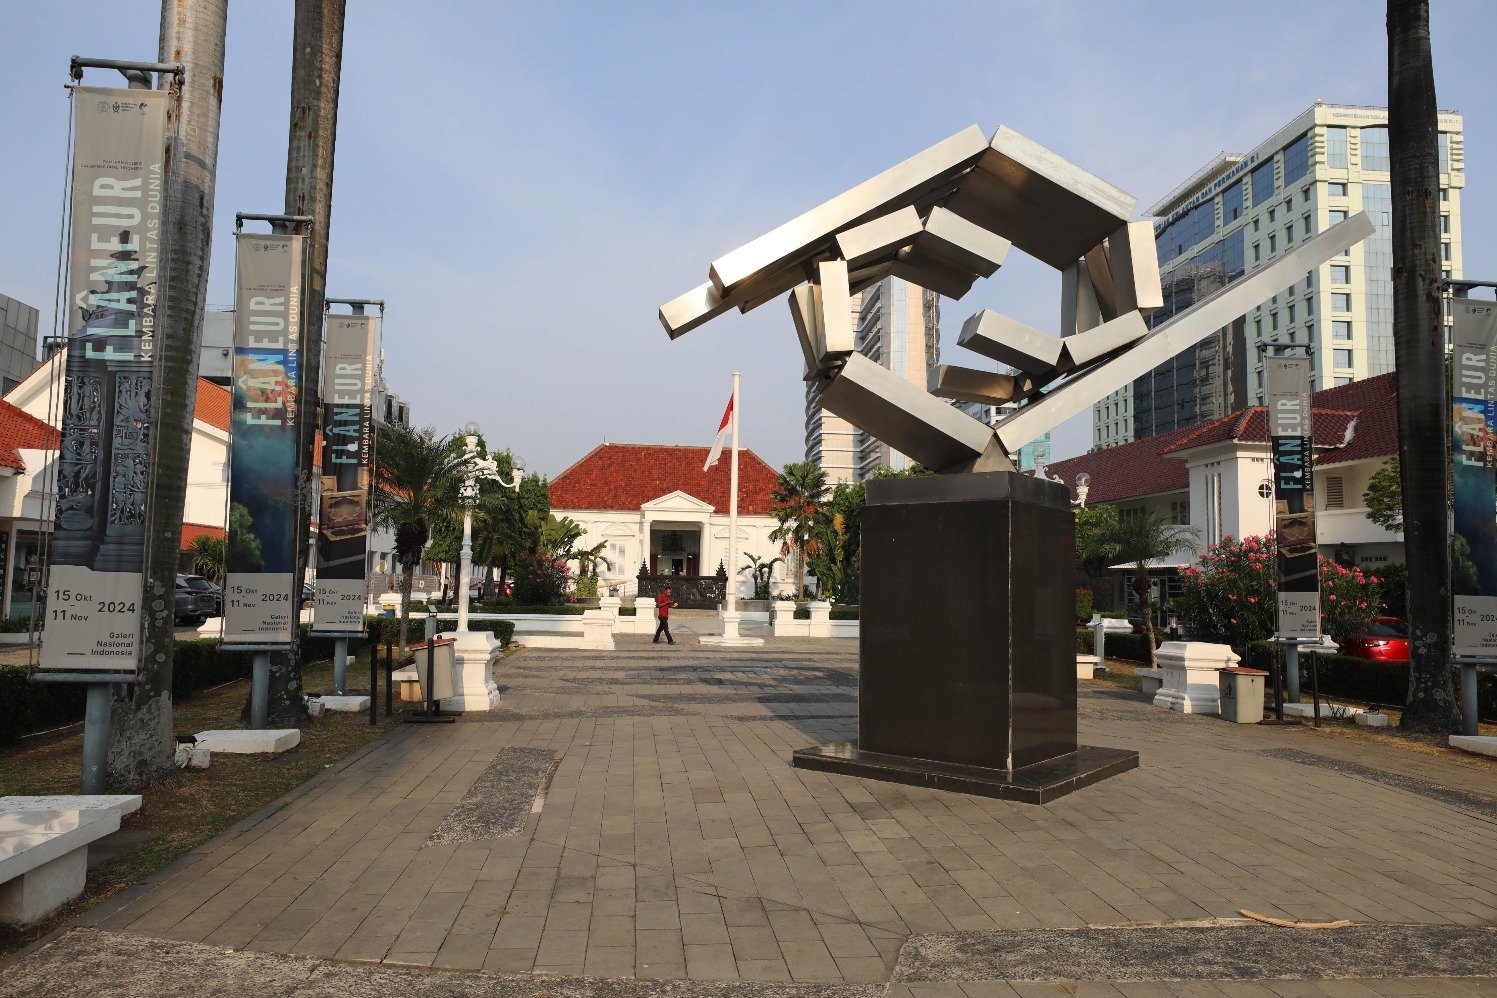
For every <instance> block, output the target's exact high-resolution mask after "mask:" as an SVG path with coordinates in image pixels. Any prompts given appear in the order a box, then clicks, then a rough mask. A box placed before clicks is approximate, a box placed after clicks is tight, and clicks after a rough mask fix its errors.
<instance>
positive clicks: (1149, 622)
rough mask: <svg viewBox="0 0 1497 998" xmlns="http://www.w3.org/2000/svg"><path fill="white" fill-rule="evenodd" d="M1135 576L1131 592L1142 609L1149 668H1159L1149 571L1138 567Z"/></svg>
mask: <svg viewBox="0 0 1497 998" xmlns="http://www.w3.org/2000/svg"><path fill="white" fill-rule="evenodd" d="M1137 573H1138V574H1137V575H1135V576H1134V578H1133V591H1134V592H1135V593H1137V594H1138V602H1139V604H1140V605H1142V606H1143V608H1144V634H1145V635H1146V636H1147V637H1148V641H1149V668H1151V669H1157V668H1159V656H1158V655H1156V654H1155V652H1154V644H1155V642H1154V599H1153V594H1154V587H1153V586H1151V585H1150V584H1149V570H1148V569H1147V568H1145V567H1144V566H1143V565H1140V566H1138V569H1137Z"/></svg>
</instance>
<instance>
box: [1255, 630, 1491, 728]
mask: <svg viewBox="0 0 1497 998" xmlns="http://www.w3.org/2000/svg"><path fill="white" fill-rule="evenodd" d="M1278 652H1279V649H1277V648H1276V647H1275V646H1274V645H1273V644H1272V643H1271V642H1268V641H1255V642H1253V643H1252V644H1251V645H1249V646H1248V653H1247V655H1245V656H1243V664H1244V665H1246V666H1249V667H1251V668H1254V669H1263V670H1265V671H1269V670H1270V669H1271V667H1272V665H1273V661H1274V656H1275V654H1276V653H1278ZM1318 657H1319V660H1320V692H1321V695H1322V696H1331V697H1344V698H1346V699H1348V700H1357V701H1360V702H1362V703H1368V704H1373V703H1375V704H1379V705H1381V706H1385V707H1394V708H1399V707H1402V706H1403V705H1404V703H1405V701H1406V700H1407V699H1408V695H1409V663H1407V662H1374V661H1372V660H1371V659H1365V658H1357V657H1356V656H1354V655H1320V656H1318ZM1450 673H1451V676H1450V681H1451V684H1452V686H1453V687H1454V688H1455V695H1456V699H1457V700H1459V699H1460V695H1461V675H1460V670H1459V669H1451V670H1450ZM1299 688H1300V694H1301V696H1302V697H1303V696H1307V695H1308V694H1309V692H1310V656H1309V655H1301V656H1300V686H1299ZM1269 695H1270V696H1272V695H1273V694H1272V692H1271V691H1270V693H1269ZM1476 699H1477V714H1478V715H1479V716H1480V718H1481V719H1482V720H1483V721H1494V720H1497V674H1493V673H1490V672H1484V673H1480V674H1479V675H1478V678H1477V684H1476Z"/></svg>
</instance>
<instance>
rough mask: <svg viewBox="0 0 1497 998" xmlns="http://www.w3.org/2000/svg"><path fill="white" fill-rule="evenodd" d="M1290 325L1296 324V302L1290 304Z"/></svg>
mask: <svg viewBox="0 0 1497 998" xmlns="http://www.w3.org/2000/svg"><path fill="white" fill-rule="evenodd" d="M1289 324H1290V325H1293V324H1294V302H1290V303H1289Z"/></svg>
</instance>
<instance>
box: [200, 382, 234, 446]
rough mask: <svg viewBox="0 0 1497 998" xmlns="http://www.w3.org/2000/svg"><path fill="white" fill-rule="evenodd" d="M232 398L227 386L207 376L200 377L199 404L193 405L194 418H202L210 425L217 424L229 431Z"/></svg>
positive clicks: (221, 428)
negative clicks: (218, 383) (210, 379)
mask: <svg viewBox="0 0 1497 998" xmlns="http://www.w3.org/2000/svg"><path fill="white" fill-rule="evenodd" d="M230 399H231V396H230V394H229V390H228V389H227V388H224V387H223V386H221V385H216V384H214V383H213V382H211V381H209V380H208V379H207V378H198V397H197V404H196V405H195V406H194V407H193V410H192V418H193V419H197V420H201V421H202V422H204V423H207V424H208V425H209V426H216V427H218V428H219V429H220V430H223V431H224V432H225V433H227V432H228V431H229V402H230Z"/></svg>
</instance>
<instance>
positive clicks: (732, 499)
mask: <svg viewBox="0 0 1497 998" xmlns="http://www.w3.org/2000/svg"><path fill="white" fill-rule="evenodd" d="M729 469H730V470H729V472H728V491H729V495H728V561H729V565H728V612H729V613H731V614H735V615H736V614H737V613H738V584H737V583H738V570H737V569H736V568H734V567H733V564H732V563H733V562H736V561H737V560H738V372H737V371H734V372H733V456H732V463H731V464H730V465H729ZM732 620H733V630H734V632H735V635H734V636H735V637H736V636H737V635H736V632H737V630H738V618H737V617H736V616H734V617H733V618H732Z"/></svg>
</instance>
